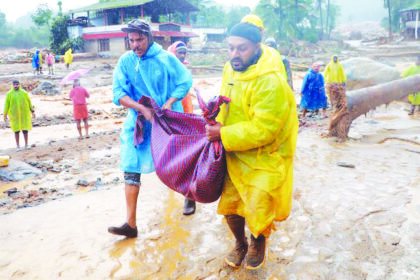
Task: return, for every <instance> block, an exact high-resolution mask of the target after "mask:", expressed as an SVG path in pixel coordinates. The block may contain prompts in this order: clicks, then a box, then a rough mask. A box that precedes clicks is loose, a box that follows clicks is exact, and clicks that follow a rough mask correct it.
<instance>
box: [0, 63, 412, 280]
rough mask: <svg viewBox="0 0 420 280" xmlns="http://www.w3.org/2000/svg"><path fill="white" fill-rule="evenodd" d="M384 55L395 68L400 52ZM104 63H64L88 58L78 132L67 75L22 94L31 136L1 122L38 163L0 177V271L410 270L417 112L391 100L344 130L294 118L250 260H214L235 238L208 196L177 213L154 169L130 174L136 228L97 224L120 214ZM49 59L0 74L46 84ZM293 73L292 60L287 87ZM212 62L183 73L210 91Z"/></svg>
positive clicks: (0, 140) (368, 274)
mask: <svg viewBox="0 0 420 280" xmlns="http://www.w3.org/2000/svg"><path fill="white" fill-rule="evenodd" d="M393 59H394V61H395V62H396V63H397V64H396V65H397V67H401V68H403V67H404V65H406V64H408V60H409V58H403V59H401V60H398V58H393ZM398 61H400V62H398ZM114 63H115V60H112V59H110V60H95V61H80V62H78V61H76V62H75V63H74V65H73V66H72V67H73V69H78V68H83V67H90V68H92V70H91V71H90V72H89V73H88V74H87V75H86V76H85V77H83V78H82V85H84V86H85V87H86V88H87V89H88V91H89V92H90V93H91V98H90V99H89V104H88V108H89V109H90V110H91V111H90V112H91V114H90V119H89V124H90V138H88V139H83V140H78V139H77V136H78V135H77V131H76V126H75V124H74V122H73V121H72V120H71V112H72V105H71V102H70V101H68V100H66V98H67V95H68V92H69V90H70V87H69V86H66V87H62V88H61V90H62V93H61V94H59V95H54V96H45V95H33V96H32V100H33V103H34V104H35V106H36V108H37V110H36V113H37V118H36V119H35V120H34V123H35V124H36V126H34V128H33V130H32V131H31V132H30V134H29V142H30V144H32V145H33V147H31V149H28V150H22V151H16V149H15V143H14V139H13V134H12V132H11V131H10V129H9V128H6V127H2V128H1V129H0V146H1V147H2V150H1V151H0V154H8V155H11V156H12V159H14V160H20V161H24V162H27V163H29V164H31V165H33V166H35V167H36V168H39V169H40V170H41V171H42V175H40V176H38V177H35V178H32V179H27V180H25V181H21V182H0V278H1V279H417V278H418V275H420V261H419V260H420V245H419V244H420V239H419V232H420V191H419V187H420V114H416V115H414V116H412V117H409V116H408V115H407V112H408V108H409V106H408V104H407V103H404V102H394V103H392V104H390V105H389V106H388V107H385V106H381V107H379V108H377V110H376V111H374V112H371V113H369V114H368V115H367V116H363V117H360V118H359V119H357V120H356V121H354V122H353V125H352V128H351V131H350V135H349V136H350V139H349V141H347V142H345V143H337V142H335V141H334V139H328V138H324V137H323V136H322V135H323V134H324V133H326V128H327V125H328V120H327V119H324V120H318V119H316V118H309V119H308V120H307V121H306V123H305V125H303V126H302V127H301V128H300V132H299V137H298V143H297V150H296V157H295V165H294V191H293V209H292V212H291V215H290V217H289V219H288V220H286V221H285V222H283V223H279V224H277V231H276V232H274V233H273V234H272V236H271V238H270V239H269V241H268V258H267V262H266V264H265V265H264V267H263V268H262V269H260V270H258V271H255V272H250V271H246V270H245V269H244V268H240V269H239V270H232V269H230V268H228V267H227V266H226V265H225V264H224V263H223V259H224V255H225V254H226V253H227V252H228V251H229V250H230V248H232V247H233V245H234V239H233V236H232V235H231V234H230V233H229V231H228V229H227V227H226V224H225V222H224V220H223V219H222V217H221V216H219V215H217V214H216V207H217V203H212V204H206V205H203V204H199V205H198V207H197V211H196V213H195V214H194V215H193V216H190V217H185V216H183V215H182V204H183V198H182V197H181V196H180V195H178V194H176V193H173V192H171V191H169V189H168V188H166V187H165V186H164V185H163V184H162V183H160V182H159V180H158V178H157V177H156V176H155V175H154V174H150V175H145V176H143V177H142V181H143V186H142V188H141V191H140V198H139V208H138V225H139V237H138V238H136V239H128V240H125V239H121V238H120V237H117V236H112V235H110V234H108V233H107V231H106V228H107V227H108V226H110V225H118V224H121V223H123V220H124V217H125V201H124V192H123V183H122V180H121V179H122V176H121V175H122V174H121V172H120V171H119V169H118V164H119V145H120V144H119V130H120V127H121V125H122V122H123V120H124V114H125V111H124V110H123V109H121V108H117V107H116V106H115V105H113V104H112V103H111V97H112V92H111V91H112V90H111V86H110V81H111V73H112V68H113V65H114ZM94 66H96V68H94ZM22 67H26V68H22ZM56 68H57V76H58V77H56V78H51V77H36V78H35V79H34V78H32V77H30V76H29V75H28V71H30V66H29V65H23V66H22V65H17V64H14V65H9V66H7V67H6V66H5V65H0V75H1V77H0V80H2V81H3V80H5V79H9V78H15V77H16V76H15V75H16V74H17V73H21V74H19V75H20V78H21V79H22V80H25V79H28V80H29V81H34V80H36V79H40V80H41V79H42V80H48V81H53V82H55V83H58V81H59V80H60V78H61V77H63V76H64V75H65V74H66V72H67V70H66V69H65V68H64V67H63V66H62V65H58V66H57V67H56ZM25 69H26V70H25ZM20 71H21V72H20ZM303 74H304V73H295V76H294V77H295V86H296V87H299V84H300V82H301V77H303ZM8 75H9V76H10V75H11V77H9V76H8ZM19 75H18V76H19ZM220 75H221V73H212V74H211V75H207V77H206V78H202V77H201V78H199V77H196V78H195V86H196V87H197V88H198V89H199V90H200V92H201V93H202V94H203V95H204V96H211V95H215V94H217V93H218V91H219V88H220V82H221V79H220ZM3 104H4V91H2V92H1V94H0V107H1V108H2V106H3ZM197 112H198V111H197ZM78 183H79V184H78ZM81 183H83V184H81ZM14 188H15V191H13V192H10V195H9V193H7V190H10V189H14Z"/></svg>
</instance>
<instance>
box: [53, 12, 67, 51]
mask: <svg viewBox="0 0 420 280" xmlns="http://www.w3.org/2000/svg"><path fill="white" fill-rule="evenodd" d="M68 21H69V17H68V16H62V17H56V18H55V19H54V20H53V22H52V24H51V36H50V47H51V49H52V50H53V51H54V52H60V53H64V52H63V50H62V48H61V46H62V45H63V43H64V42H65V41H66V40H68V39H69V34H68V33H67V22H68ZM64 51H65V50H64Z"/></svg>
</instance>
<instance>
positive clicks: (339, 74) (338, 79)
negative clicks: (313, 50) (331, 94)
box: [324, 55, 347, 86]
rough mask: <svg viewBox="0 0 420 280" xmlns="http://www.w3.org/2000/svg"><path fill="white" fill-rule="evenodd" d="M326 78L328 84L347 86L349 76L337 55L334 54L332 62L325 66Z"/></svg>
mask: <svg viewBox="0 0 420 280" xmlns="http://www.w3.org/2000/svg"><path fill="white" fill-rule="evenodd" d="M324 78H325V83H327V84H342V85H343V86H345V83H346V81H347V76H346V73H345V72H344V68H343V66H342V65H341V63H340V61H339V60H338V56H337V55H333V56H332V57H331V61H330V63H328V64H327V67H325V71H324Z"/></svg>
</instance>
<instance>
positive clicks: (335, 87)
mask: <svg viewBox="0 0 420 280" xmlns="http://www.w3.org/2000/svg"><path fill="white" fill-rule="evenodd" d="M324 79H325V83H326V88H327V94H328V98H329V99H330V102H331V108H332V110H333V112H332V113H331V114H330V124H329V128H328V130H329V132H328V135H329V136H337V137H342V135H347V132H348V129H349V128H350V127H349V126H344V127H342V126H337V125H336V124H337V123H340V122H341V120H342V119H345V118H349V117H350V116H349V113H348V110H347V97H346V88H345V86H346V81H347V76H346V73H345V72H344V68H343V66H342V65H341V64H340V62H339V60H338V56H337V55H333V57H332V58H331V62H330V63H328V65H327V67H325V71H324ZM343 123H348V122H343ZM339 141H344V139H339Z"/></svg>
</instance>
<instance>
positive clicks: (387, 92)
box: [329, 75, 420, 139]
mask: <svg viewBox="0 0 420 280" xmlns="http://www.w3.org/2000/svg"><path fill="white" fill-rule="evenodd" d="M416 92H420V75H415V76H411V77H408V78H404V79H399V80H395V81H392V82H388V83H384V84H379V85H376V86H373V87H367V88H362V89H358V90H354V91H349V92H347V94H346V97H347V112H348V115H349V117H348V118H342V119H341V120H339V121H337V122H335V123H334V122H332V123H331V124H332V125H330V134H329V135H330V136H336V137H338V138H340V139H346V138H347V133H348V129H337V127H344V128H350V125H351V123H352V122H353V120H355V119H356V118H358V117H359V116H361V115H364V114H366V113H367V112H369V111H370V110H373V109H375V108H376V107H378V106H380V105H383V104H389V103H391V102H392V101H397V100H400V99H402V98H404V97H406V96H408V95H410V94H412V93H416Z"/></svg>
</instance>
